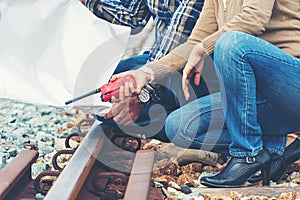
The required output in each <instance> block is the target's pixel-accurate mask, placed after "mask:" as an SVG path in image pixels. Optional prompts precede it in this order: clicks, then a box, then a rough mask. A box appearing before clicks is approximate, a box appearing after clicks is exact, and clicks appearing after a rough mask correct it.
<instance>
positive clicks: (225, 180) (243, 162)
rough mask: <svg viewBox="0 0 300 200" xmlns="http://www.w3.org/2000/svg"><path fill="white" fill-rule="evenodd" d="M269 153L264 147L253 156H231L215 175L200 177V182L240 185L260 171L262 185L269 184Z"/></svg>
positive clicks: (218, 185) (211, 185) (216, 184)
mask: <svg viewBox="0 0 300 200" xmlns="http://www.w3.org/2000/svg"><path fill="white" fill-rule="evenodd" d="M270 160H271V157H270V153H269V152H268V150H266V149H264V150H262V151H260V152H259V153H258V155H257V156H255V157H243V158H237V157H233V158H231V160H230V161H229V163H228V164H227V165H226V167H225V168H224V169H223V170H222V171H221V172H220V173H219V174H217V175H215V176H210V177H202V178H201V179H200V183H201V184H202V185H205V186H208V187H224V188H232V187H242V186H243V185H244V183H245V182H246V181H247V179H248V178H249V177H250V176H252V175H253V174H255V173H256V172H257V171H259V170H261V171H262V174H263V175H262V176H263V185H264V186H265V185H270V176H269V175H270V163H271V162H270Z"/></svg>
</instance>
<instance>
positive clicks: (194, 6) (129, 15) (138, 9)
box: [80, 0, 208, 141]
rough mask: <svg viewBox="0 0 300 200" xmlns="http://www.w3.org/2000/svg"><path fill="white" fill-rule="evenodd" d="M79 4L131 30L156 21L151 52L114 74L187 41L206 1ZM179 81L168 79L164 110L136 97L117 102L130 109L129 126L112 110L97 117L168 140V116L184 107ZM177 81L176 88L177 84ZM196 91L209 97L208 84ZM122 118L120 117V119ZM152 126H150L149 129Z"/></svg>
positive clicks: (130, 0) (92, 0)
mask: <svg viewBox="0 0 300 200" xmlns="http://www.w3.org/2000/svg"><path fill="white" fill-rule="evenodd" d="M80 1H81V2H82V3H83V4H84V5H85V6H86V7H87V8H89V9H90V10H91V11H92V12H93V13H94V14H95V15H96V16H97V17H99V18H102V19H105V20H107V21H109V22H111V23H114V24H119V25H125V26H130V27H131V28H132V29H137V28H143V27H145V25H146V24H147V22H148V20H149V19H150V17H152V18H153V20H154V23H155V39H156V40H155V44H154V45H153V47H152V48H151V49H150V51H145V52H144V53H143V54H142V55H137V56H132V57H130V58H127V59H124V60H121V61H120V63H119V64H118V66H117V68H116V71H115V72H114V73H115V74H117V73H120V72H124V71H128V70H131V69H134V68H138V67H141V66H143V65H144V64H146V63H147V62H151V61H153V60H157V59H160V58H161V57H163V56H164V55H166V54H168V53H169V52H170V51H171V50H172V49H174V48H175V47H177V46H178V45H180V44H182V43H183V42H185V41H186V40H187V38H188V36H189V35H190V34H191V32H192V29H193V27H194V25H195V23H196V21H197V19H198V17H199V15H200V12H201V10H202V6H203V4H204V0H80ZM178 80H181V79H179V78H178V77H176V78H174V77H173V78H171V77H170V78H169V79H168V80H165V83H163V87H160V89H159V90H160V96H161V97H163V98H161V99H162V100H161V101H159V102H155V103H159V104H160V105H162V106H163V109H164V110H162V108H161V107H155V106H153V104H155V103H153V102H152V103H149V104H147V105H143V104H141V103H139V102H138V100H137V98H136V97H133V98H129V99H130V100H129V101H130V102H126V103H118V104H116V103H115V104H114V105H113V109H115V110H123V111H124V110H126V109H127V112H128V114H127V116H124V117H122V120H123V121H124V120H125V121H127V122H126V123H122V122H120V120H116V117H117V116H116V115H115V114H113V111H111V112H109V113H108V114H107V115H106V118H102V117H99V116H97V119H98V120H100V121H103V122H104V124H115V122H116V121H117V122H118V126H119V127H121V129H122V130H123V131H124V130H126V132H129V133H141V134H144V135H146V136H147V137H149V134H152V135H150V137H152V136H153V138H157V139H159V140H161V141H168V139H167V138H166V137H165V134H164V129H163V128H161V127H162V126H163V125H164V120H165V117H166V115H167V114H169V113H170V112H172V111H173V110H175V109H176V108H178V107H179V106H181V105H182V102H179V101H180V100H178V99H177V97H178V96H183V95H180V94H179V95H178V94H177V93H180V92H178V88H181V87H179V86H178V83H179V82H180V81H178ZM175 82H176V84H177V85H176V84H174V83H175ZM177 82H178V83H177ZM202 82H204V81H202ZM174 85H175V86H174ZM174 88H175V89H174ZM195 92H196V95H197V97H200V96H203V95H206V94H208V89H207V87H206V85H205V83H202V84H201V85H200V87H198V88H197V90H195ZM174 93H175V95H177V96H175V95H174ZM150 108H151V111H152V114H153V113H154V114H153V115H151V116H149V110H150ZM113 109H112V110H113ZM112 119H113V120H112ZM119 119H121V118H120V117H119ZM128 121H130V123H128ZM133 122H135V123H133ZM149 124H151V125H150V126H149ZM157 127H160V128H157ZM156 129H157V130H156ZM150 132H151V133H150ZM153 132H155V133H153Z"/></svg>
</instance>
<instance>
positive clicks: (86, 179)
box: [0, 121, 300, 200]
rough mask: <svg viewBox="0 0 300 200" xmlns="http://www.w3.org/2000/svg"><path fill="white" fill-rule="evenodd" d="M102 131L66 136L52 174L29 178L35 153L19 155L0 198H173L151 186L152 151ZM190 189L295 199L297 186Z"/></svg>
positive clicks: (1, 184)
mask: <svg viewBox="0 0 300 200" xmlns="http://www.w3.org/2000/svg"><path fill="white" fill-rule="evenodd" d="M89 123H91V121H90V122H89ZM89 123H87V126H88V125H89ZM102 128H103V127H102V126H101V125H99V124H98V123H97V121H96V122H93V124H92V126H91V128H90V129H89V131H88V132H87V133H84V134H83V133H82V132H81V131H80V129H79V132H80V134H78V135H76V134H75V135H70V137H69V138H67V140H66V147H67V149H66V150H62V151H60V152H58V153H57V154H56V155H55V156H54V157H53V166H54V167H55V169H56V171H46V172H43V173H41V174H40V175H39V176H38V177H37V178H36V179H34V180H33V179H32V178H31V167H30V166H31V164H33V163H34V162H35V160H36V159H37V157H38V153H37V152H36V151H34V150H24V151H22V152H21V153H20V154H19V155H18V156H17V157H16V158H15V159H14V160H13V161H12V162H11V163H9V164H8V165H7V166H6V168H4V169H3V170H2V171H1V172H0V180H1V181H0V199H9V200H14V199H18V200H19V199H24V200H25V199H26V200H29V199H36V193H37V192H38V193H41V194H43V195H45V198H44V199H46V200H54V199H55V200H56V199H59V200H67V199H68V200H69V199H79V200H80V199H83V200H85V199H89V200H93V199H97V200H99V199H101V200H104V199H110V200H114V199H125V200H160V199H176V197H174V196H172V195H168V194H167V193H166V192H165V193H163V191H165V189H162V188H156V187H154V184H153V180H152V173H153V165H154V162H155V160H156V152H155V151H154V150H138V149H139V147H140V146H141V143H140V141H139V140H138V139H137V138H134V137H132V140H136V142H135V143H134V144H135V146H128V147H126V145H123V147H124V146H125V148H127V151H124V150H123V149H120V148H119V147H118V146H116V145H115V144H113V143H112V142H111V141H117V139H118V138H119V139H120V138H122V137H123V136H122V135H118V133H114V132H113V131H109V130H108V131H106V132H108V133H110V134H104V132H103V129H102ZM106 128H109V127H106ZM83 136H84V137H83ZM72 137H73V138H72ZM82 138H84V139H82ZM71 139H77V140H81V143H80V145H79V147H78V148H76V149H72V148H70V145H69V143H68V141H69V140H71ZM62 154H70V155H72V158H71V160H70V161H69V162H68V164H67V165H66V167H64V168H63V167H60V166H59V165H58V164H57V162H56V159H57V158H58V157H59V156H60V155H62ZM193 190H194V191H195V190H197V191H199V194H201V195H200V196H199V197H197V198H194V199H226V198H223V197H224V195H227V196H228V197H229V196H230V195H231V196H234V195H235V198H236V196H238V195H239V194H244V195H248V196H249V195H264V196H277V197H279V196H280V195H281V194H282V193H286V194H287V195H290V197H291V199H296V195H298V193H299V191H300V188H299V187H280V188H278V187H245V188H236V189H230V190H228V189H212V188H206V187H200V188H194V189H193ZM232 191H234V192H236V194H235V193H232ZM230 193H231V194H230ZM221 195H223V197H222V196H221ZM227 196H226V197H227ZM298 197H299V198H300V196H298ZM236 199H239V198H236ZM245 199H247V198H245ZM248 199H249V198H248ZM286 199H290V198H286Z"/></svg>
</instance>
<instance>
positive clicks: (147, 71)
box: [138, 66, 154, 83]
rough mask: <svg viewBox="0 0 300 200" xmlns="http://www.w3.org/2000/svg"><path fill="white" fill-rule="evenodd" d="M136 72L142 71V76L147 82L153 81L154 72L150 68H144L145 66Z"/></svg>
mask: <svg viewBox="0 0 300 200" xmlns="http://www.w3.org/2000/svg"><path fill="white" fill-rule="evenodd" d="M138 70H140V71H142V72H143V74H144V75H145V78H146V80H147V82H150V83H151V82H153V80H154V72H153V70H152V69H151V68H150V67H146V66H143V67H141V68H138Z"/></svg>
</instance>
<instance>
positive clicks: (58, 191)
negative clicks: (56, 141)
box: [45, 121, 155, 200]
mask: <svg viewBox="0 0 300 200" xmlns="http://www.w3.org/2000/svg"><path fill="white" fill-rule="evenodd" d="M112 136H113V135H110V136H108V137H107V135H105V134H103V130H102V127H101V125H99V124H98V123H97V121H96V122H95V123H94V124H93V126H92V127H91V129H90V131H89V132H88V133H87V135H86V136H85V138H84V140H83V142H82V143H81V144H80V146H79V147H78V149H77V150H76V152H75V154H74V155H73V156H72V159H71V160H70V162H69V163H68V165H67V166H66V167H65V168H64V169H63V171H62V173H61V174H60V175H59V177H58V179H57V180H56V181H55V183H54V185H53V186H52V187H51V189H50V190H49V192H48V193H47V195H46V197H45V200H52V199H60V200H67V199H68V200H70V199H90V200H93V199H99V198H100V199H123V198H124V199H125V200H126V199H127V200H133V199H138V200H147V199H148V194H149V189H150V181H151V174H152V168H153V163H154V157H155V156H154V152H153V151H141V150H140V151H138V152H137V153H134V152H124V151H121V153H122V154H124V156H125V157H126V156H127V157H128V159H130V160H132V161H131V162H132V163H133V164H132V166H131V167H132V169H131V171H126V170H125V172H122V170H121V169H119V170H118V169H116V170H115V171H112V170H111V169H109V170H108V169H107V167H105V166H103V164H102V163H101V162H100V161H99V160H101V158H100V157H102V158H103V157H107V156H106V155H107V154H105V153H103V152H105V151H107V152H108V155H110V154H109V151H110V150H111V149H110V148H111V147H109V148H107V147H105V145H107V144H108V143H110V139H111V137H112ZM105 148H106V149H105ZM116 148H117V149H118V147H116ZM107 152H106V153H107ZM102 154H103V155H102ZM134 155H136V156H134ZM121 157H123V156H121ZM99 158H100V159H99ZM134 158H135V159H134ZM98 159H99V160H98ZM133 159H134V162H133ZM129 174H130V176H129V178H128V175H129ZM137 185H139V187H138V188H139V190H138V191H137V190H136V189H137V187H136V186H137ZM124 196H125V197H124ZM133 196H134V198H133Z"/></svg>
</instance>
